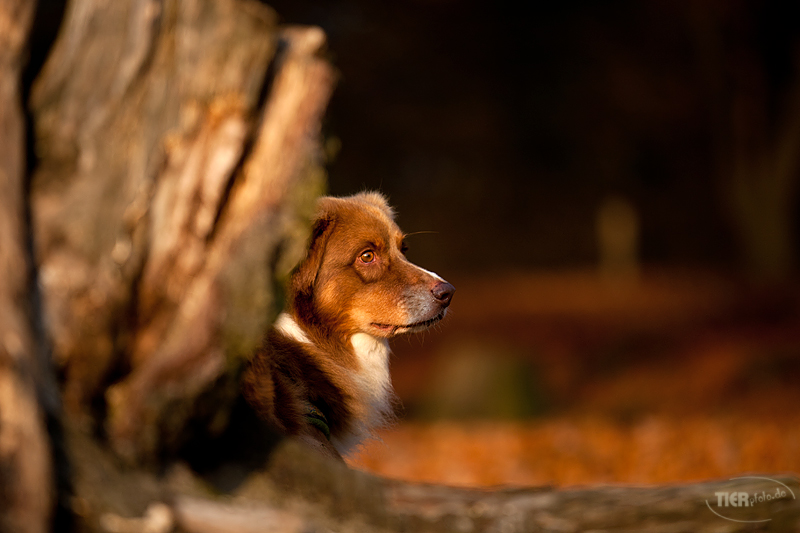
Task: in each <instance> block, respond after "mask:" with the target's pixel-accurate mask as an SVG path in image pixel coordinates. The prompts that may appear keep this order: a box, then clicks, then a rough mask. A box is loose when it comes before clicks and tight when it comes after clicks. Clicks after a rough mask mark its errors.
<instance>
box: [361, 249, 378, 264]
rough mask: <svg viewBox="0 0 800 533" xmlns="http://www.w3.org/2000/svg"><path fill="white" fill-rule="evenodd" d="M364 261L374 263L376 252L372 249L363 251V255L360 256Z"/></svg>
mask: <svg viewBox="0 0 800 533" xmlns="http://www.w3.org/2000/svg"><path fill="white" fill-rule="evenodd" d="M358 258H359V259H360V260H361V262H362V263H372V262H373V261H375V252H373V251H372V250H366V251H364V252H361V255H360V256H358Z"/></svg>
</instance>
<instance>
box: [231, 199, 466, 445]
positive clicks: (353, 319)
mask: <svg viewBox="0 0 800 533" xmlns="http://www.w3.org/2000/svg"><path fill="white" fill-rule="evenodd" d="M405 249H406V247H405V243H404V234H403V233H402V232H401V231H400V228H398V227H397V224H395V222H394V211H393V210H392V208H391V207H389V205H388V204H387V202H386V199H385V198H384V197H383V196H382V195H381V194H379V193H374V192H365V193H361V194H356V195H355V196H350V197H347V198H333V197H325V198H321V199H320V200H319V202H318V204H317V214H316V217H315V220H314V224H313V228H312V234H311V242H310V244H309V249H308V253H307V255H306V257H305V259H304V260H303V261H302V262H301V263H300V264H299V265H298V266H297V267H296V269H295V270H294V271H293V273H292V276H291V279H290V281H289V286H288V294H287V309H286V310H285V311H284V312H283V313H282V314H281V315H280V316H279V317H278V319H277V321H276V322H275V324H274V326H273V328H272V329H271V330H270V331H269V333H268V334H267V336H266V338H265V340H264V344H263V346H262V348H261V349H260V350H259V351H258V353H257V354H256V355H255V357H254V359H253V361H252V363H251V365H250V367H249V369H248V371H247V373H246V375H245V379H244V387H245V388H244V393H245V398H246V399H247V401H248V402H249V403H250V404H251V405H252V406H253V407H254V408H255V409H256V411H257V413H258V414H259V415H260V417H261V418H263V419H265V420H266V421H267V422H268V423H269V424H270V425H272V426H274V427H275V428H276V429H278V430H279V431H281V432H283V433H286V434H289V435H295V436H299V437H301V438H302V439H303V440H305V441H307V442H309V443H311V444H313V445H315V446H316V447H318V448H319V449H320V450H321V451H323V452H325V453H327V454H329V455H333V456H337V457H341V455H340V454H344V453H346V452H347V450H348V449H350V448H351V447H352V446H353V445H355V444H357V443H358V442H359V441H360V440H361V439H363V438H364V437H366V436H368V435H370V433H371V431H372V430H373V429H375V428H376V427H379V426H381V425H383V424H384V423H385V422H386V421H387V420H388V419H391V418H392V416H393V400H394V393H393V391H392V386H391V380H390V377H389V353H390V352H389V345H388V342H387V340H388V339H390V338H392V337H394V336H397V335H400V334H403V333H410V332H416V331H423V330H425V329H426V328H428V327H430V326H432V325H433V324H435V323H437V322H438V321H440V320H441V319H442V318H444V316H445V313H446V312H447V307H448V305H450V300H451V298H452V296H453V292H454V291H455V288H454V287H453V286H452V285H450V284H449V283H447V282H446V281H445V280H443V279H442V278H441V277H439V276H437V275H436V274H434V273H432V272H428V271H427V270H424V269H422V268H420V267H418V266H416V265H414V264H412V263H411V262H409V261H408V260H407V259H406V258H405V255H404V253H405Z"/></svg>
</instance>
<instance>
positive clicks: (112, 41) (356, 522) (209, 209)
mask: <svg viewBox="0 0 800 533" xmlns="http://www.w3.org/2000/svg"><path fill="white" fill-rule="evenodd" d="M32 9H33V7H32V4H31V3H30V2H28V0H2V3H0V39H2V40H1V41H0V45H2V46H0V69H2V71H1V72H0V74H2V76H0V88H1V89H2V93H0V98H2V102H0V121H2V129H0V136H2V138H0V151H2V153H1V154H0V156H2V158H1V159H0V172H2V174H0V269H1V270H0V272H2V273H3V274H4V275H3V276H2V277H0V531H3V532H5V531H13V532H28V531H30V532H38V531H47V530H50V529H51V524H50V520H51V518H50V517H51V515H52V509H53V505H54V502H53V500H54V498H53V496H54V492H55V483H54V477H55V476H54V475H53V473H52V471H53V468H52V465H53V462H52V460H51V457H57V458H58V460H57V463H56V465H55V466H56V470H57V471H58V472H62V473H64V474H65V475H67V476H68V479H69V490H66V491H65V490H61V491H60V493H59V494H58V498H59V501H60V503H61V505H62V506H64V507H65V508H67V509H68V512H69V513H70V515H71V517H72V521H71V522H57V523H56V525H55V526H53V527H55V528H56V529H59V528H60V529H61V530H74V531H81V532H95V531H96V532H101V531H102V532H110V533H123V532H149V533H167V532H169V531H183V532H197V533H208V532H227V531H230V532H246V531H328V530H335V531H364V530H370V531H420V532H424V531H509V532H513V531H582V530H587V529H596V530H599V529H607V528H612V527H617V528H621V529H622V530H629V531H640V530H642V529H648V530H653V531H722V530H724V531H745V530H746V531H755V530H767V529H768V528H771V530H778V529H780V530H793V529H797V528H798V526H800V508H799V507H798V505H797V503H796V500H794V499H789V498H788V497H781V498H776V499H775V500H774V501H770V502H766V503H764V505H762V506H761V507H759V508H758V509H754V510H753V512H750V514H746V513H745V514H741V513H740V514H738V515H737V514H735V513H733V514H732V515H731V516H732V517H733V518H734V519H743V520H751V519H759V520H767V521H762V522H756V523H752V524H751V523H745V522H733V521H729V520H726V518H721V517H719V516H717V515H715V514H714V512H712V509H711V508H710V506H709V504H707V503H706V501H707V500H708V501H712V502H714V501H715V500H714V498H715V493H716V492H723V491H732V490H733V487H734V486H735V489H736V491H738V492H748V493H752V494H755V493H756V492H757V491H759V490H764V491H766V490H771V489H772V490H774V489H775V487H776V484H778V485H779V487H778V488H780V486H785V487H787V489H788V488H789V487H794V488H796V487H797V480H796V479H794V478H787V477H781V478H777V481H770V480H764V479H750V480H738V481H736V482H735V484H734V485H732V484H731V483H732V482H728V481H721V482H717V483H709V484H697V485H686V486H680V487H653V488H646V489H645V488H639V489H637V488H631V487H628V488H622V487H616V488H602V487H601V488H593V489H586V490H570V491H557V490H551V489H520V490H496V491H479V490H467V489H454V488H447V487H438V486H424V485H413V484H405V483H400V482H394V481H389V480H384V479H380V478H375V477H372V476H369V475H366V474H363V473H359V472H355V471H352V470H349V469H347V468H346V467H345V466H344V465H342V464H340V463H338V462H332V461H330V460H328V459H326V458H324V457H321V456H317V455H316V454H314V453H313V452H311V451H309V450H308V449H306V448H305V447H304V446H303V445H301V444H299V443H296V442H292V441H288V440H281V439H279V438H276V437H275V436H274V435H270V434H269V433H261V432H259V431H257V429H255V428H256V426H253V425H251V424H249V423H248V422H247V421H246V419H245V420H244V421H243V419H241V418H239V415H238V414H237V413H238V411H237V409H236V408H235V407H236V406H237V405H238V404H237V401H238V396H239V390H238V389H239V375H240V371H241V369H242V367H243V365H244V364H245V362H246V361H247V359H248V357H249V356H250V354H251V352H252V351H253V350H254V348H255V346H256V345H257V343H258V342H259V340H260V338H261V335H262V334H263V332H264V330H265V329H266V327H267V326H268V325H269V323H270V321H271V320H272V318H273V317H274V316H275V315H276V313H277V311H278V308H279V306H280V300H279V296H278V295H279V293H277V292H276V291H275V290H274V288H273V287H274V285H275V284H276V283H280V282H281V280H282V279H285V277H286V275H287V274H288V271H289V269H290V268H291V266H292V265H293V264H294V263H295V262H296V261H297V260H298V259H299V258H300V257H301V254H302V253H303V246H304V241H305V236H306V232H307V229H308V228H307V223H306V221H307V219H308V217H309V215H310V212H311V209H312V207H313V203H314V199H315V198H316V197H317V196H318V195H319V193H320V192H321V191H322V189H323V187H324V183H323V182H324V172H323V170H322V167H321V151H320V122H321V117H322V114H323V112H324V109H325V106H326V104H327V101H328V98H329V96H330V92H331V90H332V87H333V83H334V77H335V76H334V73H333V69H332V68H331V66H330V65H329V64H328V63H327V62H326V61H325V60H324V59H323V58H322V57H321V51H322V49H323V47H324V35H323V34H322V32H321V31H320V30H319V29H316V28H287V27H283V26H279V25H277V23H276V17H275V15H274V13H273V12H272V11H271V10H270V9H269V8H267V7H265V6H264V5H262V4H260V3H258V2H256V1H255V0H114V1H108V0H72V1H71V2H70V3H69V4H68V6H67V10H66V14H65V18H64V23H63V25H62V28H61V33H60V35H59V37H58V39H57V40H56V42H55V44H54V48H53V50H52V51H51V54H50V56H49V59H48V61H47V63H46V65H45V66H44V68H43V70H42V72H41V73H40V76H39V77H38V79H37V80H36V83H35V85H34V87H33V90H32V94H31V112H32V115H33V119H34V126H35V147H34V148H35V152H36V154H37V156H38V161H37V164H36V168H35V171H34V173H33V175H32V176H30V180H31V181H30V192H29V195H28V196H27V197H26V195H25V194H24V190H25V188H24V187H23V181H24V177H25V176H24V168H25V166H24V156H23V154H24V153H25V152H24V146H23V139H24V138H25V136H24V133H25V132H24V126H23V121H22V118H21V113H20V107H19V99H20V98H19V93H18V90H17V80H18V79H19V72H20V68H19V65H20V57H21V53H22V48H23V45H24V42H25V39H26V37H25V36H26V34H27V28H28V25H29V21H30V17H31V12H32ZM26 202H27V203H26ZM28 211H29V212H30V219H31V228H28V226H27V223H26V220H27V218H28V217H27V215H26V213H27V212H28ZM31 234H32V235H31ZM31 236H32V241H33V247H32V248H33V252H32V253H31V252H30V251H29V248H30V246H29V245H28V238H29V237H31ZM30 272H36V273H38V279H37V281H38V286H40V287H41V291H42V311H41V312H39V311H38V306H36V305H34V304H33V303H34V302H35V301H36V293H35V291H34V290H33V289H32V286H33V285H34V284H33V283H32V278H31V277H30V276H31V274H30ZM39 323H41V324H43V325H44V326H45V329H46V331H45V334H43V335H38V334H35V333H34V331H36V328H35V327H34V326H35V325H36V324H39ZM50 345H52V354H51V355H52V357H49V356H48V358H47V359H46V360H45V359H40V358H38V356H37V354H40V353H47V350H46V348H47V347H48V346H50ZM48 355H49V354H48ZM50 365H52V366H54V367H55V368H57V370H58V372H59V375H60V376H62V381H61V383H60V384H59V389H58V390H56V389H54V385H53V380H52V378H51V377H49V376H51V372H52V370H51V368H50ZM59 397H60V398H63V405H64V409H63V415H62V414H60V411H59V401H58V398H59ZM45 415H48V416H50V417H51V418H53V417H59V416H60V417H61V422H62V423H63V426H64V429H65V431H64V433H63V435H62V434H60V433H59V432H56V431H51V432H50V434H48V432H47V426H46V424H45V422H46V418H45ZM55 425H57V424H54V425H51V427H53V426H55ZM236 431H238V433H237V432H236ZM231 435H232V437H231ZM237 435H238V436H237ZM225 438H232V439H233V443H234V444H235V445H236V446H222V445H220V444H219V443H220V442H223V441H224V439H225ZM200 443H205V444H207V445H208V446H214V447H213V448H208V449H205V448H203V444H200ZM248 444H249V445H251V446H250V447H251V448H252V449H251V450H250V451H249V452H248V453H249V455H245V454H243V453H241V454H240V453H239V451H238V450H239V449H240V445H248ZM51 449H56V450H64V452H65V453H64V454H63V455H64V456H63V457H62V456H61V455H59V454H58V453H54V452H52V451H51ZM190 449H191V450H195V451H197V450H200V452H198V453H199V455H195V456H194V459H193V458H192V457H193V456H192V453H189V452H188V451H187V450H190ZM208 450H210V451H208ZM198 456H200V457H202V458H203V459H205V460H207V459H209V457H212V458H213V459H214V460H215V463H214V464H204V463H203V462H202V461H197V460H196V458H197V457H198ZM781 484H783V485H781ZM737 510H738V509H737ZM748 511H749V510H748ZM759 528H761V529H759ZM776 528H777V529H776ZM782 528H783V529H782Z"/></svg>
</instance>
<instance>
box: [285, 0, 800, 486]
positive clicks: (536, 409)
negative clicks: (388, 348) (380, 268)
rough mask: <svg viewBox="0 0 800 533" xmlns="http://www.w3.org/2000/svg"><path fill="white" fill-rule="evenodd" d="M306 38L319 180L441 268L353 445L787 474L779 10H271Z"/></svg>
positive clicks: (468, 459)
mask: <svg viewBox="0 0 800 533" xmlns="http://www.w3.org/2000/svg"><path fill="white" fill-rule="evenodd" d="M270 5H272V6H273V7H274V8H275V9H276V10H277V11H278V13H279V14H280V16H281V17H282V19H283V20H284V21H285V22H287V23H299V24H315V25H319V26H321V27H322V28H323V29H324V30H325V32H326V33H327V35H328V38H329V49H330V57H331V60H332V61H333V63H334V64H335V65H336V67H337V68H338V69H339V73H340V82H339V84H338V87H337V89H336V92H335V94H334V97H333V100H332V103H331V106H330V108H329V113H328V116H327V122H326V132H325V133H326V138H327V142H326V146H327V151H328V156H329V158H330V165H329V173H330V174H329V176H330V184H329V187H330V192H331V193H332V194H336V195H346V194H351V193H354V192H357V191H359V190H361V189H364V188H368V189H380V190H382V191H383V192H385V193H386V194H387V195H388V196H389V197H390V199H391V202H392V203H393V204H394V205H395V206H396V208H397V210H398V211H399V223H400V225H401V227H402V228H403V229H404V230H405V231H407V232H410V233H416V232H419V233H418V234H414V235H413V236H411V237H410V238H409V239H408V242H409V244H410V252H409V257H410V259H411V260H412V261H414V262H416V263H418V264H420V265H423V266H424V267H426V268H428V269H431V270H434V271H436V272H438V273H439V274H441V275H442V276H444V277H445V278H446V279H448V280H449V281H451V282H452V283H453V284H454V285H455V286H456V287H457V294H456V296H455V298H454V302H453V305H452V307H451V313H450V316H449V317H448V319H447V320H446V321H445V322H444V324H443V325H442V326H441V327H439V328H437V331H433V332H430V333H427V334H425V335H422V336H419V337H417V338H410V339H407V340H406V339H400V340H398V341H396V342H395V343H394V351H395V357H394V359H393V361H392V367H393V368H392V371H393V375H394V381H395V387H396V390H397V393H398V395H399V396H400V399H401V401H402V404H403V408H402V409H401V422H400V423H399V424H398V425H396V426H395V427H393V428H390V429H388V430H386V431H384V432H382V433H381V434H380V437H381V440H379V441H376V442H372V443H370V444H369V445H367V446H366V447H365V448H364V449H363V450H362V451H361V452H360V454H358V455H357V456H355V457H354V458H352V459H351V464H353V465H355V466H356V467H359V468H364V469H368V470H371V471H374V472H378V473H381V474H385V475H391V476H395V477H402V478H405V479H419V480H426V481H437V482H446V483H454V484H473V485H474V484H478V485H492V484H504V483H520V484H532V483H534V484H556V485H575V484H586V483H597V482H669V481H679V480H696V479H704V478H710V477H722V476H728V475H732V474H736V473H741V472H745V471H761V472H767V471H770V472H774V471H794V472H798V471H800V454H799V453H798V451H800V431H799V430H798V429H797V428H798V427H800V425H799V424H797V422H798V421H800V419H798V416H797V414H796V413H797V407H796V406H797V405H798V402H799V401H800V388H799V387H798V384H800V305H799V302H800V298H799V294H800V293H799V292H798V284H797V281H798V276H797V274H798V270H797V253H798V251H799V249H800V246H799V245H800V238H798V235H800V232H799V231H798V230H800V217H798V200H800V196H799V195H798V183H800V172H798V170H800V168H799V167H798V163H799V162H800V160H799V159H798V157H800V77H798V74H800V70H798V67H800V25H798V24H797V23H796V20H795V19H793V17H792V16H791V15H790V13H789V11H788V9H789V6H788V5H787V4H786V3H781V2H769V1H768V2H747V1H740V0H734V1H714V0H704V1H693V2H670V1H648V2H635V1H627V2H625V1H614V2H602V3H598V2H586V1H583V2H582V1H567V2H549V3H539V4H533V5H531V4H525V3H505V2H499V3H498V2H486V1H479V0H474V1H468V0H403V1H397V2H391V3H379V2H370V1H366V0H340V1H321V0H320V1H314V0H292V1H280V0H279V1H272V2H270Z"/></svg>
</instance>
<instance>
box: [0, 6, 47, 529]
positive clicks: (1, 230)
mask: <svg viewBox="0 0 800 533" xmlns="http://www.w3.org/2000/svg"><path fill="white" fill-rule="evenodd" d="M34 9H35V3H34V2H32V1H30V0H0V531H14V532H20V533H28V532H30V533H38V532H44V531H47V530H48V529H49V527H50V517H51V509H52V502H53V488H54V487H53V476H52V463H51V451H50V443H49V440H48V435H47V429H46V425H45V418H44V412H43V410H42V408H41V407H40V404H39V394H38V393H39V392H40V391H37V388H36V384H37V383H42V382H44V381H45V379H44V376H43V375H42V368H41V366H40V365H39V361H38V360H37V354H38V352H37V344H36V342H35V338H34V335H33V326H32V323H31V313H32V309H31V308H30V305H29V302H30V300H29V296H30V290H31V285H30V283H31V279H30V272H31V264H30V261H29V253H28V241H27V238H26V236H27V235H28V228H27V223H26V218H27V215H26V210H25V203H24V202H25V200H24V197H25V195H24V179H25V167H26V161H25V122H24V118H23V114H22V107H21V102H22V99H21V96H20V87H19V83H20V75H21V71H22V67H23V64H24V56H25V47H26V44H27V38H28V34H29V31H30V25H31V21H32V18H33V13H34Z"/></svg>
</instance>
